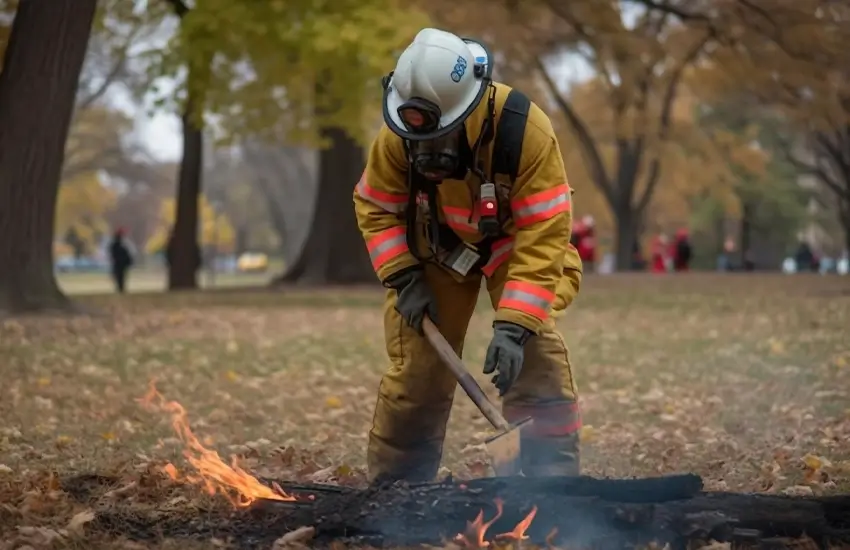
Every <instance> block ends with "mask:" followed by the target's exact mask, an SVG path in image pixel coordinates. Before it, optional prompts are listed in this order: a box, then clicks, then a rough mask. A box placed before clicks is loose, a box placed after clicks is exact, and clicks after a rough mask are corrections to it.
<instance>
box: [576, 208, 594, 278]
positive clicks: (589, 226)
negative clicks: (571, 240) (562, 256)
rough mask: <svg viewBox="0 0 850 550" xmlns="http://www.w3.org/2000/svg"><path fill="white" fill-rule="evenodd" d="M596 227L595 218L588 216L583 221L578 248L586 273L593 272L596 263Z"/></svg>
mask: <svg viewBox="0 0 850 550" xmlns="http://www.w3.org/2000/svg"><path fill="white" fill-rule="evenodd" d="M595 225H596V224H595V222H594V220H593V216H590V215H588V216H585V217H584V218H582V220H581V231H580V234H579V238H578V244H577V245H576V248H577V249H578V255H579V258H581V263H582V265H583V266H584V268H585V272H592V271H593V266H594V264H595V262H596V236H595V231H594V229H595Z"/></svg>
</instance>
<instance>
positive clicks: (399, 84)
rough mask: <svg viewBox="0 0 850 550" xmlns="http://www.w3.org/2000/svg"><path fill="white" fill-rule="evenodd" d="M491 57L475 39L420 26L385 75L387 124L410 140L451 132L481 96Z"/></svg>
mask: <svg viewBox="0 0 850 550" xmlns="http://www.w3.org/2000/svg"><path fill="white" fill-rule="evenodd" d="M490 59H491V56H490V54H489V53H488V52H487V49H486V48H485V47H484V45H483V44H481V43H480V42H477V41H475V40H471V39H466V38H460V37H458V36H456V35H454V34H452V33H449V32H445V31H441V30H439V29H431V28H426V29H422V30H421V31H419V33H418V34H417V35H416V38H414V39H413V43H412V44H410V46H408V47H407V49H405V50H404V52H402V54H401V56H400V57H399V58H398V64H397V65H396V68H395V70H394V71H393V72H391V73H390V74H389V75H388V76H387V77H385V78H384V121H385V122H386V123H387V126H389V128H390V130H392V131H393V132H394V133H395V134H398V135H399V136H401V137H402V138H404V139H409V140H411V141H419V140H427V139H435V138H439V137H442V136H445V135H447V134H449V133H451V132H452V131H454V130H455V129H456V128H457V127H458V126H460V125H461V124H462V123H463V121H464V120H466V118H467V117H468V116H469V115H470V114H472V111H474V110H475V108H476V107H477V106H478V104H479V102H480V101H481V98H483V97H484V93H485V92H486V90H487V85H488V84H489V83H490V75H491V74H492V64H491V62H490ZM417 130H418V131H417Z"/></svg>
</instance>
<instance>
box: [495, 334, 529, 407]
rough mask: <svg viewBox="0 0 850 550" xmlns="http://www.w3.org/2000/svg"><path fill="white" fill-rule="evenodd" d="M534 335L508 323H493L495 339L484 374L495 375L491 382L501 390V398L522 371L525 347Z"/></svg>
mask: <svg viewBox="0 0 850 550" xmlns="http://www.w3.org/2000/svg"><path fill="white" fill-rule="evenodd" d="M533 334H534V333H533V332H531V331H530V330H528V329H527V328H525V327H521V326H519V325H516V324H514V323H509V322H507V321H496V322H494V323H493V339H492V340H491V341H490V347H489V348H487V358H486V359H485V360H484V374H493V373H494V372H495V371H497V370H498V371H499V373H498V374H496V375H495V376H493V378H492V380H491V382H493V384H494V385H495V386H496V387H497V388H498V389H499V396H500V397H501V396H503V395H505V394H506V393H507V392H508V390H509V389H510V387H511V385H512V384H513V383H514V382H515V381H516V379H517V377H518V376H519V371H520V370H522V358H523V349H522V348H523V346H525V343H526V342H527V341H528V339H529V338H531V336H532V335H533Z"/></svg>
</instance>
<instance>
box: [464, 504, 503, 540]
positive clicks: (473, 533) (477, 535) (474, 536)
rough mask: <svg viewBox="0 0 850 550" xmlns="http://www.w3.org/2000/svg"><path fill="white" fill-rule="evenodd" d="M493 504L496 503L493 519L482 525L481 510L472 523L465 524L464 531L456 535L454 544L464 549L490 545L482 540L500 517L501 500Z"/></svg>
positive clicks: (482, 514)
mask: <svg viewBox="0 0 850 550" xmlns="http://www.w3.org/2000/svg"><path fill="white" fill-rule="evenodd" d="M493 502H495V503H496V515H495V516H494V517H493V519H491V520H490V521H488V522H487V523H484V510H481V511H480V512H478V516H476V518H475V520H474V521H472V522H471V523H470V522H468V521H467V522H466V531H464V532H463V533H458V535H457V536H456V537H455V542H457V543H458V544H461V545H462V546H464V547H466V548H487V547H488V546H490V543H489V542H487V541H486V540H484V537H485V536H486V535H487V529H489V528H490V526H491V525H493V522H495V521H496V520H497V519H499V518H500V517H502V500H501V499H498V498H497V499H495V500H494V501H493Z"/></svg>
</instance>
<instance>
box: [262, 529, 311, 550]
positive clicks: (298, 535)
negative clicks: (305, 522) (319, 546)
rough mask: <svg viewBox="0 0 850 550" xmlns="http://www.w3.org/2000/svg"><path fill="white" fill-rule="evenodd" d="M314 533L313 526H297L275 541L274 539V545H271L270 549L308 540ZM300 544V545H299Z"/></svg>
mask: <svg viewBox="0 0 850 550" xmlns="http://www.w3.org/2000/svg"><path fill="white" fill-rule="evenodd" d="M315 534H316V528H315V527H299V528H298V529H295V530H294V531H290V532H288V533H287V534H285V535H283V536H282V537H280V538H279V539H277V540H276V541H274V545H273V546H272V550H278V549H280V548H286V547H288V546H290V545H293V544H294V543H301V542H304V541H306V540H310V539H312V538H313V535H315ZM299 546H300V545H299Z"/></svg>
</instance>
